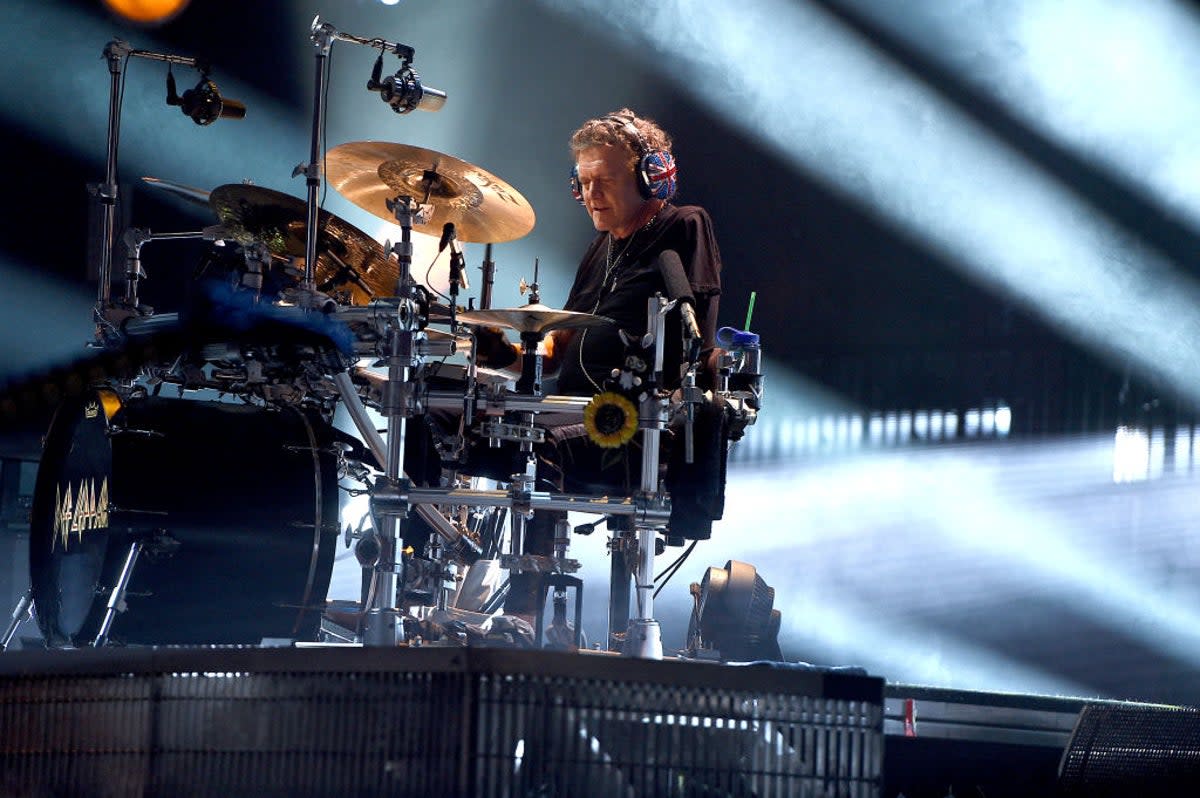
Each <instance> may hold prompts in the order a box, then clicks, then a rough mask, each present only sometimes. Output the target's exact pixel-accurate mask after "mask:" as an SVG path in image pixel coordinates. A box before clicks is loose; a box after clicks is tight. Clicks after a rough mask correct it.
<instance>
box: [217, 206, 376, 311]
mask: <svg viewBox="0 0 1200 798" xmlns="http://www.w3.org/2000/svg"><path fill="white" fill-rule="evenodd" d="M209 205H210V206H211V207H212V209H213V210H214V211H215V212H216V214H217V218H218V219H220V220H221V224H222V225H223V226H224V227H225V230H226V232H227V234H228V235H229V237H230V238H232V239H233V240H234V241H237V242H238V243H239V244H242V245H248V244H252V243H255V242H261V243H263V244H265V245H266V247H267V249H269V250H270V251H271V254H273V255H279V256H284V257H291V258H299V259H300V261H301V263H303V259H304V253H305V243H306V237H307V228H308V207H307V205H306V204H305V202H304V200H301V199H298V198H296V197H293V196H291V195H290V194H284V193H282V192H279V191H273V190H271V189H269V188H262V187H261V186H250V185H243V184H240V183H230V184H228V185H224V186H218V187H217V188H215V189H213V191H212V194H211V195H210V197H209ZM317 224H318V227H319V229H318V231H317V263H316V266H315V267H314V269H313V274H314V279H315V281H316V288H317V290H318V291H322V292H324V293H331V292H338V291H340V292H348V293H349V295H350V302H351V304H354V305H365V304H367V303H368V302H370V301H371V300H372V299H375V298H376V297H385V296H391V295H392V294H394V293H395V291H396V280H397V277H398V275H399V267H398V265H397V264H396V263H395V262H394V261H392V260H389V259H388V257H387V254H386V253H385V252H384V249H383V246H382V245H380V244H379V243H378V242H377V241H375V239H373V238H371V237H370V236H368V235H367V234H366V233H364V232H362V231H361V230H359V229H358V228H357V227H355V226H354V225H352V224H350V223H349V222H347V221H345V220H343V219H340V218H339V217H337V216H334V215H333V214H332V213H329V212H328V211H321V212H320V215H319V216H318V221H317Z"/></svg>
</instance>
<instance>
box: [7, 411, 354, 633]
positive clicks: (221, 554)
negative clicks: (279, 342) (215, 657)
mask: <svg viewBox="0 0 1200 798" xmlns="http://www.w3.org/2000/svg"><path fill="white" fill-rule="evenodd" d="M340 439H341V433H339V432H336V431H335V430H333V429H332V428H331V427H329V426H328V425H327V424H325V423H324V422H323V421H322V420H321V419H320V418H318V417H316V416H315V415H313V414H310V413H309V412H306V411H302V410H299V409H296V408H290V407H285V408H280V409H265V408H261V407H254V406H248V405H238V404H227V403H217V402H197V401H188V400H182V399H161V398H137V399H132V400H130V401H128V402H125V403H122V402H121V401H120V400H119V399H118V398H117V396H116V395H115V394H114V393H112V392H110V391H107V390H99V391H94V392H89V393H87V394H85V395H84V396H83V398H82V399H76V400H74V401H70V402H68V403H66V404H64V405H63V406H62V407H61V408H60V409H59V411H58V412H57V414H56V415H55V418H54V421H53V422H52V424H51V427H50V431H49V434H48V435H47V437H46V445H45V449H44V452H43V457H42V462H41V466H40V468H39V470H38V476H37V484H36V486H35V489H34V502H33V515H32V525H31V534H30V575H31V580H32V584H33V596H34V604H35V607H36V612H37V619H38V625H39V626H40V627H41V631H42V634H43V636H44V637H45V639H46V641H47V644H48V645H50V646H55V647H64V646H67V647H69V646H83V645H88V644H90V643H91V641H92V640H93V639H94V638H95V636H96V634H97V632H98V630H99V628H100V625H101V622H102V620H103V618H104V614H105V605H106V603H107V601H108V599H109V595H110V592H111V589H112V586H113V585H114V584H115V583H116V581H117V578H118V576H119V574H120V571H121V567H122V564H123V563H124V560H125V557H126V555H127V554H128V552H129V549H130V546H131V544H132V543H133V542H135V541H141V542H142V543H143V549H142V552H141V555H140V556H139V558H138V560H137V562H136V565H135V567H134V569H133V574H132V578H131V580H130V581H129V585H128V589H127V591H126V596H125V600H126V604H127V611H125V612H122V613H119V614H118V615H117V617H116V620H115V621H114V623H113V626H112V630H111V634H110V639H111V640H112V641H113V642H114V643H117V642H123V643H133V644H153V645H158V644H225V643H250V644H256V643H259V642H260V641H261V640H262V639H263V638H265V637H278V638H293V639H301V640H314V639H316V637H317V631H318V627H319V624H320V615H321V608H322V605H323V604H324V601H325V596H326V592H327V591H328V589H329V578H330V573H331V571H332V568H333V555H334V549H335V546H336V541H337V535H338V523H339V515H338V512H339V491H338V488H337V462H336V455H335V453H334V447H333V445H332V444H333V443H334V442H335V441H336V440H340Z"/></svg>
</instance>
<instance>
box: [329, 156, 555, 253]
mask: <svg viewBox="0 0 1200 798" xmlns="http://www.w3.org/2000/svg"><path fill="white" fill-rule="evenodd" d="M325 163H326V170H325V178H326V180H327V181H328V182H329V185H330V186H332V187H333V189H334V190H335V191H337V192H338V193H339V194H341V195H342V196H343V197H345V198H346V199H348V200H350V201H351V202H353V203H354V204H355V205H357V206H358V207H360V208H362V209H363V210H365V211H368V212H370V213H373V214H375V215H376V216H378V217H379V218H381V219H385V220H387V221H389V222H392V223H393V224H394V223H395V222H396V217H395V215H394V214H393V213H392V211H391V210H390V209H389V208H388V201H389V200H394V199H396V198H397V197H401V196H409V197H412V198H413V200H414V201H415V202H417V203H420V204H426V203H427V204H429V205H431V206H433V212H432V213H431V214H430V216H429V218H428V219H427V220H425V221H424V222H422V223H420V224H414V225H413V229H414V230H419V231H421V232H423V233H428V234H430V235H435V236H437V235H441V233H442V226H443V225H444V224H445V223H446V222H453V223H454V227H455V233H456V235H457V236H458V240H460V241H468V242H488V243H494V244H498V243H501V242H504V241H512V240H514V239H517V238H520V237H521V236H523V235H525V234H526V233H528V232H529V231H530V230H532V229H533V224H534V221H535V218H536V216H535V214H534V212H533V208H532V207H531V206H530V205H529V202H528V201H527V200H526V199H525V198H524V197H523V196H521V192H519V191H517V190H516V189H515V188H513V187H512V186H510V185H509V184H508V183H505V182H504V181H503V180H501V179H500V178H498V177H496V176H495V175H493V174H492V173H491V172H488V171H486V170H484V169H480V168H479V167H478V166H473V165H472V164H469V163H467V162H466V161H460V160H459V159H458V158H454V157H452V156H450V155H443V154H442V153H440V152H436V151H434V150H427V149H424V148H422V147H413V146H410V145H408V144H391V143H388V142H385V141H353V142H349V143H347V144H339V145H338V146H336V147H334V148H333V149H331V150H329V151H328V152H326V154H325Z"/></svg>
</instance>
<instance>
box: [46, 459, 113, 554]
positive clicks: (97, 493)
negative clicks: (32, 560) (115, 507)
mask: <svg viewBox="0 0 1200 798" xmlns="http://www.w3.org/2000/svg"><path fill="white" fill-rule="evenodd" d="M107 528H108V477H105V478H104V480H103V481H102V482H101V483H100V489H99V490H96V480H95V479H94V478H93V479H84V480H80V482H79V488H78V489H77V490H72V488H71V483H70V482H68V483H67V484H66V486H65V489H64V486H62V485H60V486H59V487H57V488H55V489H54V535H53V537H52V538H51V542H50V548H51V550H53V549H54V547H55V546H56V545H57V544H58V543H62V547H63V550H64V551H65V550H66V549H68V548H70V546H71V536H72V535H74V536H75V539H76V540H77V541H82V540H83V533H84V532H87V531H88V530H91V529H107Z"/></svg>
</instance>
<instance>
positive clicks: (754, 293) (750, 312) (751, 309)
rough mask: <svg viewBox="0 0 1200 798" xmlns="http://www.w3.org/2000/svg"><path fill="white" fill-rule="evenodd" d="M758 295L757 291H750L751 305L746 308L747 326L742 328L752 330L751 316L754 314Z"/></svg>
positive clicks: (747, 330)
mask: <svg viewBox="0 0 1200 798" xmlns="http://www.w3.org/2000/svg"><path fill="white" fill-rule="evenodd" d="M757 296H758V292H757V291H751V292H750V307H749V308H747V309H746V326H745V327H743V328H742V329H743V330H745V331H746V332H749V331H750V317H751V316H753V315H754V299H755V297H757Z"/></svg>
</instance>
